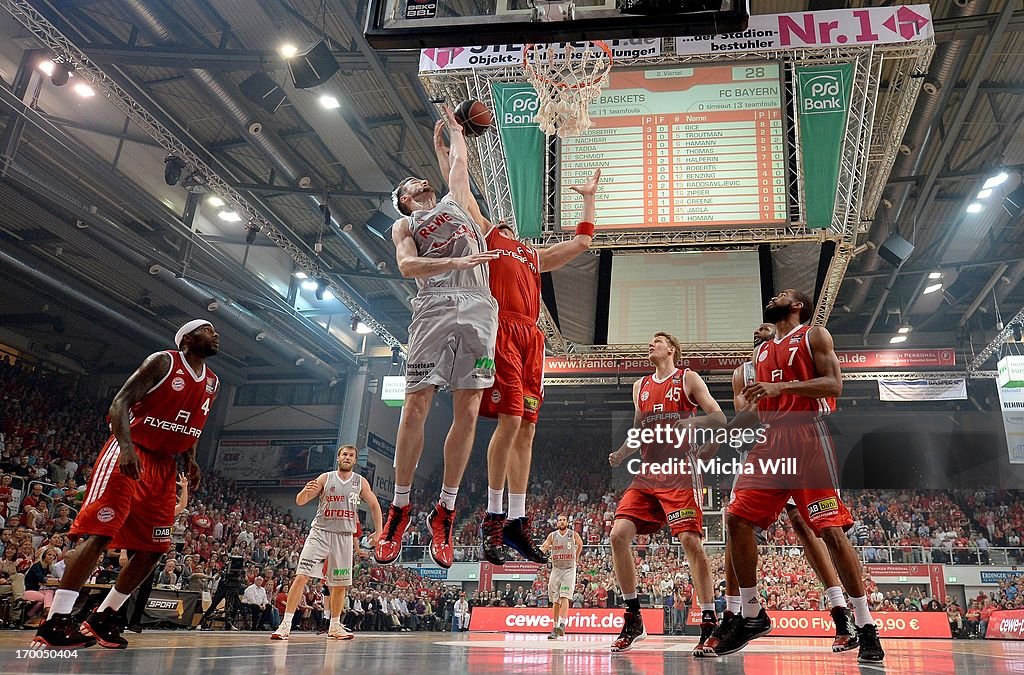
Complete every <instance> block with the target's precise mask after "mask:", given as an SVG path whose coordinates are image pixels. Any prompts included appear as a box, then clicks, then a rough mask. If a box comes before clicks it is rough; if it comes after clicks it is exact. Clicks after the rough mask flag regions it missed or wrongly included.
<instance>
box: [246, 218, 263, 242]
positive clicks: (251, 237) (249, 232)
mask: <svg viewBox="0 0 1024 675" xmlns="http://www.w3.org/2000/svg"><path fill="white" fill-rule="evenodd" d="M259 232H260V230H259V228H258V227H256V225H255V224H253V223H249V224H248V225H246V226H245V243H246V244H249V245H250V246H252V245H253V244H254V243H255V242H256V235H257V234H259Z"/></svg>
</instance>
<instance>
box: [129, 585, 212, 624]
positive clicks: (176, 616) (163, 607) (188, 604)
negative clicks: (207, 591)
mask: <svg viewBox="0 0 1024 675" xmlns="http://www.w3.org/2000/svg"><path fill="white" fill-rule="evenodd" d="M199 597H200V594H199V593H194V592H190V591H171V590H166V589H163V588H154V589H153V591H152V593H151V594H150V596H149V600H148V601H146V607H145V608H144V609H143V611H142V625H143V626H152V625H155V624H158V623H162V622H167V623H173V624H174V625H176V626H182V627H187V628H191V627H192V619H193V617H195V613H196V608H197V607H199ZM135 602H136V594H133V595H132V597H131V599H130V603H129V606H128V616H131V615H132V612H134V611H135Z"/></svg>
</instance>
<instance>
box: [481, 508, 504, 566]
mask: <svg viewBox="0 0 1024 675" xmlns="http://www.w3.org/2000/svg"><path fill="white" fill-rule="evenodd" d="M504 528H505V514H504V513H487V514H485V515H484V519H483V522H481V523H480V541H481V547H482V548H483V552H484V560H486V561H487V562H489V563H491V564H492V565H504V564H505V560H506V559H507V558H508V552H507V551H506V550H505V543H504V541H503V540H502V532H503V531H504Z"/></svg>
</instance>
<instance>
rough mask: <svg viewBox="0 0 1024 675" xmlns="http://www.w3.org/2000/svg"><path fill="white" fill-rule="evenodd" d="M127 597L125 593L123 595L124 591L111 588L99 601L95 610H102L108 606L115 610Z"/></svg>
mask: <svg viewBox="0 0 1024 675" xmlns="http://www.w3.org/2000/svg"><path fill="white" fill-rule="evenodd" d="M127 599H128V596H127V595H125V594H124V593H118V592H117V589H116V588H111V589H110V592H109V593H107V597H105V598H104V599H103V602H101V603H100V606H99V608H97V610H96V611H97V612H102V611H103V610H105V609H107V608H108V607H109V608H111V609H113V610H114V611H115V612H116V611H117V610H119V609H121V605H123V604H124V601H125V600H127Z"/></svg>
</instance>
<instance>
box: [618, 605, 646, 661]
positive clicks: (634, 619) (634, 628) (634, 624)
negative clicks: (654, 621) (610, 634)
mask: <svg viewBox="0 0 1024 675" xmlns="http://www.w3.org/2000/svg"><path fill="white" fill-rule="evenodd" d="M623 619H625V621H624V622H623V624H622V630H621V631H620V632H619V637H617V638H615V642H613V643H612V651H613V652H628V651H629V650H630V649H632V648H633V643H634V642H640V640H643V639H645V638H646V637H647V631H646V630H644V620H643V617H642V616H640V612H631V611H629V610H628V609H627V610H626V614H625V616H624V617H623Z"/></svg>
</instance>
